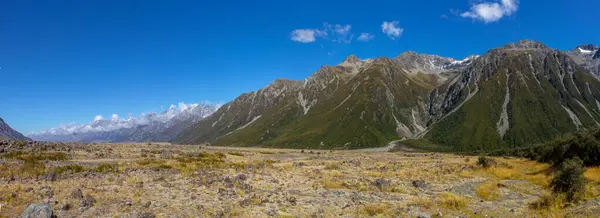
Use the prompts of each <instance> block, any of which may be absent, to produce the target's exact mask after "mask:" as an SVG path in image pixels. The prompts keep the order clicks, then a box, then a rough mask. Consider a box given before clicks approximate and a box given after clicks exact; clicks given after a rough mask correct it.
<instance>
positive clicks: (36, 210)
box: [21, 204, 53, 218]
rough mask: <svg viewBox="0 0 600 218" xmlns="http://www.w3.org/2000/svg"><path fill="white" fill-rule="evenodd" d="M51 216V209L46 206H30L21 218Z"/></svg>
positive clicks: (47, 217) (49, 217) (48, 217)
mask: <svg viewBox="0 0 600 218" xmlns="http://www.w3.org/2000/svg"><path fill="white" fill-rule="evenodd" d="M52 215H53V213H52V208H51V207H50V205H47V204H30V205H29V206H28V207H27V208H26V209H25V211H23V214H22V215H21V218H51V217H52Z"/></svg>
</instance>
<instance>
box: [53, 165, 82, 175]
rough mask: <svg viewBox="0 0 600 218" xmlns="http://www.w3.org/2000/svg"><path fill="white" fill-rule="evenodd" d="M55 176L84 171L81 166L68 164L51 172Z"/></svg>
mask: <svg viewBox="0 0 600 218" xmlns="http://www.w3.org/2000/svg"><path fill="white" fill-rule="evenodd" d="M53 171H54V172H55V173H57V174H65V173H80V172H83V171H85V168H84V167H83V166H81V165H76V164H70V165H65V166H58V167H56V168H54V170H53Z"/></svg>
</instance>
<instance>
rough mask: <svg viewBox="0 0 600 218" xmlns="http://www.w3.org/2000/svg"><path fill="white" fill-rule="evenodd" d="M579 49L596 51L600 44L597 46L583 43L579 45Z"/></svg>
mask: <svg viewBox="0 0 600 218" xmlns="http://www.w3.org/2000/svg"><path fill="white" fill-rule="evenodd" d="M577 49H581V50H584V51H596V50H598V46H596V45H594V44H583V45H579V46H577Z"/></svg>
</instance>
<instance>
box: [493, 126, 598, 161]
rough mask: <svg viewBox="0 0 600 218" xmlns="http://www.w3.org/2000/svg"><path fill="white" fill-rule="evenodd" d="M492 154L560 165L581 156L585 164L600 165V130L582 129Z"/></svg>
mask: <svg viewBox="0 0 600 218" xmlns="http://www.w3.org/2000/svg"><path fill="white" fill-rule="evenodd" d="M489 155H492V156H516V157H524V158H529V159H531V160H535V161H539V162H545V163H550V164H552V165H553V166H554V167H560V166H561V165H562V163H563V162H564V161H565V160H568V159H572V158H575V157H577V158H579V159H580V160H582V161H583V164H584V165H585V166H600V130H594V131H587V130H586V131H582V132H578V133H576V134H571V135H567V136H565V137H562V138H559V139H557V140H554V141H552V142H549V143H546V144H540V145H534V146H531V147H524V148H516V149H504V150H496V151H492V152H489Z"/></svg>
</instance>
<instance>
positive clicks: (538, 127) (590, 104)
mask: <svg viewBox="0 0 600 218" xmlns="http://www.w3.org/2000/svg"><path fill="white" fill-rule="evenodd" d="M597 54H598V48H597V47H595V46H590V45H585V46H579V47H577V48H576V50H573V51H569V52H561V51H558V50H554V49H551V48H548V47H547V46H546V45H544V44H542V43H540V42H536V41H530V40H523V41H519V42H515V43H509V44H507V45H505V46H502V47H499V48H495V49H492V50H490V51H489V52H487V53H486V54H484V55H482V56H470V57H467V58H465V59H464V60H454V59H451V58H444V57H440V56H435V55H427V54H418V53H415V52H405V53H402V54H400V55H399V56H397V57H395V58H376V59H366V60H360V59H358V58H357V57H355V56H349V57H347V58H346V59H345V60H344V61H343V62H342V63H341V64H339V65H338V66H324V67H321V68H320V69H319V70H318V71H317V72H315V73H314V74H313V75H312V76H310V77H309V78H307V79H305V80H304V81H291V80H283V79H279V80H276V81H275V82H273V83H272V84H270V85H268V86H267V87H265V88H263V89H260V90H258V91H256V92H251V93H246V94H242V95H241V96H239V97H238V98H236V99H235V100H233V101H232V102H230V103H227V104H225V105H224V106H223V107H221V108H220V109H219V110H218V111H217V112H216V113H214V114H213V115H211V116H209V117H207V118H206V119H204V120H201V121H199V122H197V123H195V124H194V125H192V126H190V128H188V129H186V130H184V131H182V132H181V134H179V135H178V136H177V138H176V139H175V140H174V142H176V143H185V144H195V143H206V142H208V143H212V144H215V145H238V146H254V145H261V146H277V147H303V148H307V147H310V148H360V147H373V146H379V145H384V144H386V143H388V142H389V141H391V140H395V139H400V138H427V139H429V140H431V141H433V142H435V143H439V144H443V145H446V146H449V147H452V148H454V149H456V150H480V149H495V148H500V147H516V146H524V145H528V144H531V143H537V142H543V141H546V140H549V139H552V138H554V137H557V136H559V135H560V134H563V133H567V132H574V131H577V130H578V129H584V128H595V127H598V126H600V124H598V121H599V120H600V102H599V99H600V82H599V80H598V79H596V78H595V77H594V75H598V73H597V71H594V69H597V68H594V65H593V63H595V62H593V61H595V60H596V59H595V58H597V57H595V56H597ZM577 58H579V59H578V60H575V59H577ZM590 66H591V67H590Z"/></svg>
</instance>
